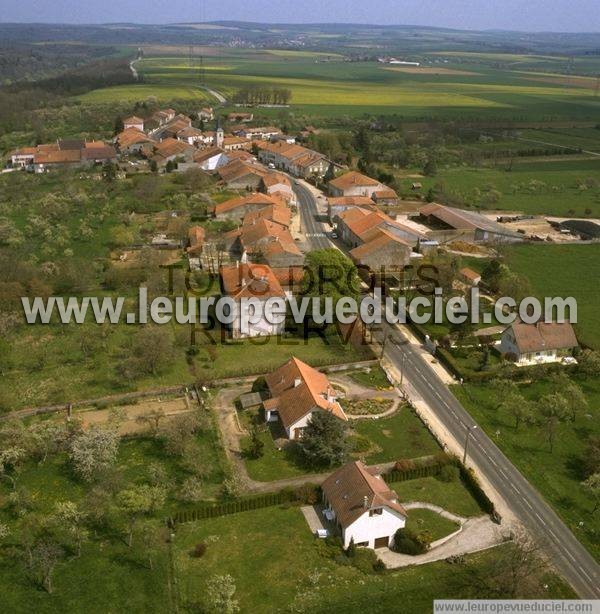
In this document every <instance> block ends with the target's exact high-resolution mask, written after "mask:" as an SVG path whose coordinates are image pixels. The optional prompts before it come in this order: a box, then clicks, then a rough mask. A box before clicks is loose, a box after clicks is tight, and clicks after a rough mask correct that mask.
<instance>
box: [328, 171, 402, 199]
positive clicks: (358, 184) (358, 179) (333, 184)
mask: <svg viewBox="0 0 600 614" xmlns="http://www.w3.org/2000/svg"><path fill="white" fill-rule="evenodd" d="M327 185H328V188H329V194H330V195H331V196H334V197H339V196H368V197H369V198H373V196H374V194H376V193H381V192H383V195H387V196H388V197H389V196H390V195H391V192H392V190H390V188H388V187H387V186H386V185H385V184H383V183H381V182H380V181H377V180H376V179H372V178H371V177H367V176H366V175H363V174H362V173H359V172H357V171H349V172H347V173H344V174H343V175H340V176H339V177H336V178H335V179H332V180H331V181H330V182H329V183H328V184H327ZM394 194H395V193H394ZM396 198H397V197H396Z"/></svg>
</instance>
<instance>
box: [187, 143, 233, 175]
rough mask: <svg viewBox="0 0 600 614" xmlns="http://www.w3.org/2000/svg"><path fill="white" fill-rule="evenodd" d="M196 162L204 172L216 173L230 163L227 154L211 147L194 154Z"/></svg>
mask: <svg viewBox="0 0 600 614" xmlns="http://www.w3.org/2000/svg"><path fill="white" fill-rule="evenodd" d="M194 162H196V164H198V165H199V166H200V168H201V169H202V170H203V171H208V172H210V171H215V170H217V169H218V168H220V167H221V166H225V165H226V164H228V163H229V157H228V156H227V153H226V152H225V151H223V150H222V149H220V148H219V147H210V148H209V149H204V150H202V151H199V152H198V153H196V154H194Z"/></svg>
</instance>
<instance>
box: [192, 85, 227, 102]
mask: <svg viewBox="0 0 600 614" xmlns="http://www.w3.org/2000/svg"><path fill="white" fill-rule="evenodd" d="M198 87H199V88H200V89H201V90H204V91H205V92H208V93H209V94H210V95H211V96H214V97H215V98H216V99H217V100H218V101H219V103H220V104H227V98H225V96H223V94H221V93H220V92H217V90H213V89H212V88H210V87H207V86H206V85H199V86H198Z"/></svg>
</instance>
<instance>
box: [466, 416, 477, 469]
mask: <svg viewBox="0 0 600 614" xmlns="http://www.w3.org/2000/svg"><path fill="white" fill-rule="evenodd" d="M476 428H477V425H476V424H474V425H473V426H468V427H467V436H466V437H465V453H464V454H463V465H465V466H466V463H467V453H468V451H469V439H470V437H471V431H474V430H475V429H476Z"/></svg>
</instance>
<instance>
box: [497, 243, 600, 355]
mask: <svg viewBox="0 0 600 614" xmlns="http://www.w3.org/2000/svg"><path fill="white" fill-rule="evenodd" d="M507 258H508V264H509V266H510V268H511V269H512V270H514V271H515V272H516V273H518V274H520V275H523V276H525V277H527V279H529V282H530V284H531V287H532V289H533V291H534V293H535V295H536V296H538V297H539V298H542V297H545V296H564V297H567V296H573V297H575V299H576V300H577V312H578V318H577V319H578V322H577V324H576V325H575V329H576V332H577V336H578V339H579V340H580V342H581V343H583V344H585V345H588V346H590V347H593V348H594V349H598V348H599V347H600V323H599V321H598V305H597V303H596V301H597V300H598V280H599V279H600V245H598V244H597V243H596V244H592V245H515V246H513V247H511V248H510V250H509V251H508V252H507Z"/></svg>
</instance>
